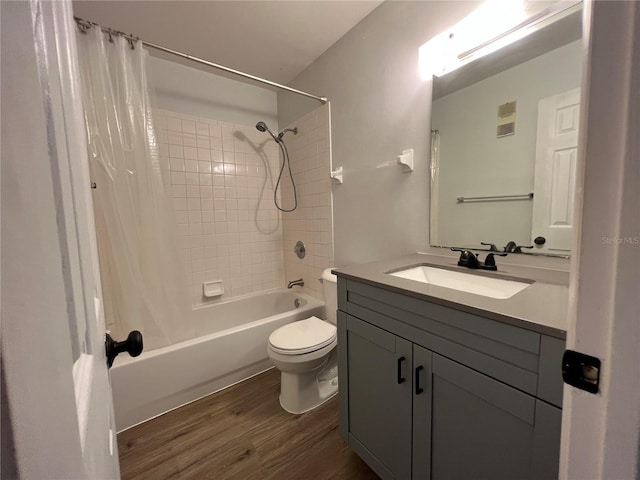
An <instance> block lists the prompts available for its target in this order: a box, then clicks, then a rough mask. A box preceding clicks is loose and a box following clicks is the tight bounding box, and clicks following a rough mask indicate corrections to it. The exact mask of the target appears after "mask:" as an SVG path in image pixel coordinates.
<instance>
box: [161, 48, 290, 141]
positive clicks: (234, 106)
mask: <svg viewBox="0 0 640 480" xmlns="http://www.w3.org/2000/svg"><path fill="white" fill-rule="evenodd" d="M148 75H149V84H150V85H151V87H153V88H154V90H155V99H154V100H153V105H154V107H157V108H161V109H164V110H170V111H172V112H178V113H184V114H187V115H193V116H196V117H205V118H210V119H215V120H219V121H222V122H227V123H237V124H243V125H253V124H255V123H257V122H259V121H260V120H262V121H264V122H266V123H267V125H269V127H271V129H272V130H277V128H278V125H277V123H278V115H277V100H276V93H275V92H273V91H271V90H267V89H265V88H260V87H256V86H253V85H248V84H246V83H243V82H241V81H238V80H235V79H230V78H225V77H222V76H220V75H215V74H213V73H208V72H203V71H202V70H198V69H195V68H191V67H187V66H185V65H181V64H179V63H175V62H170V61H168V60H163V59H160V58H156V57H152V56H150V58H149V63H148Z"/></svg>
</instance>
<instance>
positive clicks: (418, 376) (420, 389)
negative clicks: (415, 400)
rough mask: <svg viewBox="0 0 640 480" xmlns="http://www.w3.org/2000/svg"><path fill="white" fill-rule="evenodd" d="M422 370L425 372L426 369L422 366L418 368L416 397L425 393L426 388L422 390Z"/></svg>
mask: <svg viewBox="0 0 640 480" xmlns="http://www.w3.org/2000/svg"><path fill="white" fill-rule="evenodd" d="M422 370H424V367H423V366H422V365H420V366H419V367H416V395H420V394H421V393H422V392H424V388H420V372H421V371H422Z"/></svg>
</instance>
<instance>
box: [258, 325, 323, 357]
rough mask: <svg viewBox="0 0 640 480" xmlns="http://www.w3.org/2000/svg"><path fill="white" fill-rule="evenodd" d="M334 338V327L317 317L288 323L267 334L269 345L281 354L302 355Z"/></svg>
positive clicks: (319, 347) (321, 346) (317, 348)
mask: <svg viewBox="0 0 640 480" xmlns="http://www.w3.org/2000/svg"><path fill="white" fill-rule="evenodd" d="M335 340H336V327H335V325H331V324H330V323H328V322H325V321H324V320H320V319H319V318H318V317H309V318H307V319H306V320H300V321H297V322H293V323H289V324H287V325H284V326H283V327H280V328H278V329H277V330H275V331H274V332H273V333H272V334H271V335H270V336H269V345H270V346H271V348H272V349H273V351H274V352H277V353H280V354H282V355H302V354H305V353H310V352H313V351H316V350H319V349H321V348H323V347H326V346H327V345H329V344H331V343H332V342H334V341H335Z"/></svg>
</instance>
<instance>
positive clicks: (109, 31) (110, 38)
mask: <svg viewBox="0 0 640 480" xmlns="http://www.w3.org/2000/svg"><path fill="white" fill-rule="evenodd" d="M107 33H108V34H109V43H113V33H112V32H111V29H109V30H108V31H107Z"/></svg>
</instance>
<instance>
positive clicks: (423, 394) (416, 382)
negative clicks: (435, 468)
mask: <svg viewBox="0 0 640 480" xmlns="http://www.w3.org/2000/svg"><path fill="white" fill-rule="evenodd" d="M432 355H433V354H432V352H431V351H429V350H427V349H425V348H422V347H419V346H418V345H414V346H413V478H414V479H427V478H430V476H431V398H432V394H433V391H432V374H433V372H432Z"/></svg>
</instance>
